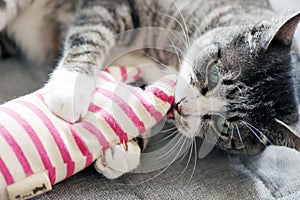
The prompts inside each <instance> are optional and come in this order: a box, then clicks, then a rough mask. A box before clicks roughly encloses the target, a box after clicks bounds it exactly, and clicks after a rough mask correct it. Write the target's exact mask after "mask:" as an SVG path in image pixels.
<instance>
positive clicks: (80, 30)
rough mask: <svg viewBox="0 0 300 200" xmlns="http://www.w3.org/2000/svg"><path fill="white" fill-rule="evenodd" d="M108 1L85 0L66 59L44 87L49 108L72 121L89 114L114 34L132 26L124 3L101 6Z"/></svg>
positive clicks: (71, 33) (67, 42)
mask: <svg viewBox="0 0 300 200" xmlns="http://www.w3.org/2000/svg"><path fill="white" fill-rule="evenodd" d="M105 2H106V1H92V0H91V1H88V0H87V1H84V4H83V7H82V9H81V10H80V12H79V13H78V16H77V18H76V20H75V22H74V23H73V24H72V26H71V27H70V29H69V32H68V34H67V37H66V40H65V44H64V53H63V56H62V58H61V60H60V62H59V64H58V66H57V68H56V69H55V71H54V72H53V73H52V76H51V78H50V80H49V82H48V83H47V84H46V85H45V89H46V98H45V100H46V103H47V105H48V106H49V108H50V109H51V110H52V112H54V113H55V114H57V115H58V116H60V117H62V118H64V119H65V120H68V121H70V122H75V121H77V120H79V119H80V118H81V117H83V116H85V115H86V113H87V111H88V106H89V104H90V98H91V95H92V93H93V91H94V87H95V83H96V78H97V74H98V72H99V70H100V69H101V68H102V64H103V61H104V59H105V56H106V55H107V54H108V53H109V51H110V49H111V48H112V46H113V45H114V43H115V41H114V40H115V39H114V34H115V33H117V32H120V31H123V30H122V28H120V27H128V23H132V18H131V15H130V10H129V9H128V8H127V5H124V3H122V1H120V2H119V3H117V4H116V5H114V6H112V7H109V9H108V8H106V7H105V6H104V5H101V3H102V4H103V3H104V4H105ZM106 3H107V2H106ZM120 10H121V12H123V13H122V16H119V13H120Z"/></svg>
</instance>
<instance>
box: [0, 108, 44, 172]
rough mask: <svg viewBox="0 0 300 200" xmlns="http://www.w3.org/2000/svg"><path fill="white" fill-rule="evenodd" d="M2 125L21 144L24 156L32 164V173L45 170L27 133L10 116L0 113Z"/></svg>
mask: <svg viewBox="0 0 300 200" xmlns="http://www.w3.org/2000/svg"><path fill="white" fill-rule="evenodd" d="M0 119H1V125H3V126H4V127H5V128H6V129H7V131H9V133H10V135H11V136H12V137H13V138H14V140H15V141H16V142H17V143H18V144H19V146H20V148H21V149H22V151H23V153H24V156H25V157H26V159H27V161H28V163H29V164H30V166H31V168H32V171H40V170H43V169H44V165H43V163H42V160H41V158H40V156H39V154H38V151H37V150H36V148H34V146H35V145H34V143H33V142H32V140H31V139H30V137H29V136H28V134H27V132H26V131H25V130H24V129H23V127H21V126H20V125H19V123H17V122H16V121H15V119H13V118H11V117H10V116H9V115H7V114H5V113H4V112H0Z"/></svg>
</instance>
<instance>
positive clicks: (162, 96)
mask: <svg viewBox="0 0 300 200" xmlns="http://www.w3.org/2000/svg"><path fill="white" fill-rule="evenodd" d="M146 92H151V93H153V94H154V95H155V96H156V97H157V98H159V99H161V100H162V101H163V102H167V103H169V104H170V105H172V104H173V103H174V96H169V95H167V94H166V93H165V92H164V91H162V90H161V89H159V88H157V87H148V88H147V89H146Z"/></svg>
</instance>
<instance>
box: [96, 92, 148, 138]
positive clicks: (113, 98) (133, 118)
mask: <svg viewBox="0 0 300 200" xmlns="http://www.w3.org/2000/svg"><path fill="white" fill-rule="evenodd" d="M96 92H99V93H101V94H102V95H103V96H105V97H107V98H108V99H110V100H111V101H113V102H114V103H115V104H117V105H118V106H119V107H120V108H121V109H122V110H123V111H124V112H125V113H126V115H127V116H128V118H130V120H131V121H132V122H133V123H134V125H135V126H136V127H137V128H138V130H139V134H141V133H143V132H145V130H146V129H145V125H144V123H143V122H142V121H141V120H140V119H139V118H138V116H137V115H136V114H135V112H134V111H133V110H132V108H131V107H130V105H128V104H127V103H126V102H125V101H124V100H123V99H122V98H120V97H119V96H117V95H115V94H114V93H112V92H111V91H109V90H106V89H103V88H97V89H96Z"/></svg>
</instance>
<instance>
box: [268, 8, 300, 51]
mask: <svg viewBox="0 0 300 200" xmlns="http://www.w3.org/2000/svg"><path fill="white" fill-rule="evenodd" d="M299 21H300V12H297V13H295V14H292V15H289V16H288V17H282V19H281V20H279V22H278V23H277V25H276V26H272V27H271V28H270V30H269V32H268V34H267V37H266V38H265V39H266V40H265V41H264V42H263V44H262V47H263V49H265V50H268V48H269V47H270V46H271V45H272V43H275V42H277V43H278V42H279V43H280V44H282V45H285V46H288V45H291V44H292V42H293V39H294V35H295V31H296V29H297V27H298V24H299Z"/></svg>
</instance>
